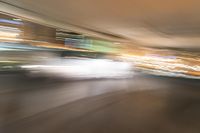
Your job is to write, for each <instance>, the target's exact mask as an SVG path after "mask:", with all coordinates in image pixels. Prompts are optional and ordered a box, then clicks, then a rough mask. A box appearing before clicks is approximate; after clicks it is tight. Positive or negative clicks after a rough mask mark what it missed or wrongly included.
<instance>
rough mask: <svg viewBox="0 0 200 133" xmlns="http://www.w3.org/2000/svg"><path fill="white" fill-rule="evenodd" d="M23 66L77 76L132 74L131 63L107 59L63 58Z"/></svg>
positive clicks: (115, 76)
mask: <svg viewBox="0 0 200 133" xmlns="http://www.w3.org/2000/svg"><path fill="white" fill-rule="evenodd" d="M21 68H24V69H28V70H33V71H37V72H38V71H39V72H40V73H46V74H56V75H57V76H59V75H60V76H65V77H77V78H78V77H79V78H119V77H120V78H122V77H128V76H132V72H131V69H132V66H131V64H129V63H127V62H115V61H111V60H106V59H81V60H79V59H67V60H62V63H61V62H58V61H57V62H56V63H55V64H52V63H46V64H42V65H24V66H21Z"/></svg>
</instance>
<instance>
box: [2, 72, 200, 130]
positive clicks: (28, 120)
mask: <svg viewBox="0 0 200 133" xmlns="http://www.w3.org/2000/svg"><path fill="white" fill-rule="evenodd" d="M199 112H200V81H199V80H189V79H176V78H164V77H156V76H149V75H135V77H133V78H132V79H121V80H105V79H104V80H103V79H101V80H86V81H69V80H68V81H65V80H61V79H53V78H52V79H46V78H28V77H26V76H23V75H21V74H3V75H1V76H0V133H199V132H200V113H199Z"/></svg>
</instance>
